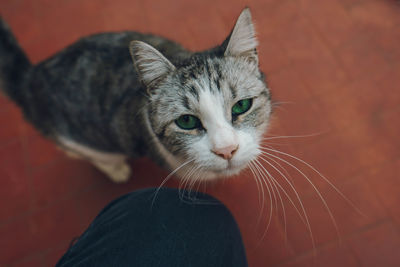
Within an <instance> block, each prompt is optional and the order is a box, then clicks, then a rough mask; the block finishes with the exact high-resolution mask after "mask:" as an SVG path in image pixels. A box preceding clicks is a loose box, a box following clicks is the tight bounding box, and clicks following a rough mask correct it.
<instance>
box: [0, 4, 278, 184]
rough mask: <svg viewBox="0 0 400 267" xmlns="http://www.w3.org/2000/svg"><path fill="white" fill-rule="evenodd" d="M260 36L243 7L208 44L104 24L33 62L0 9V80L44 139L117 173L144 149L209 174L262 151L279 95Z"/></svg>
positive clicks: (126, 170)
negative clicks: (194, 46) (262, 64)
mask: <svg viewBox="0 0 400 267" xmlns="http://www.w3.org/2000/svg"><path fill="white" fill-rule="evenodd" d="M257 44H258V43H257V39H256V33H255V29H254V25H253V22H252V17H251V12H250V10H249V8H245V9H244V10H243V11H242V12H241V14H240V15H239V17H238V19H237V21H236V23H235V26H234V27H233V30H232V31H231V33H230V34H229V35H228V37H227V38H226V40H225V41H224V42H223V43H222V44H221V45H218V46H216V47H214V48H211V49H208V50H206V51H201V52H190V51H188V50H186V49H184V48H183V47H182V46H181V45H179V44H177V43H175V42H173V41H170V40H167V39H165V38H162V37H159V36H155V35H152V34H143V33H139V32H119V33H101V34H96V35H92V36H88V37H85V38H82V39H80V40H79V41H77V42H76V43H74V44H72V45H70V46H69V47H67V48H65V49H64V50H62V51H61V52H59V53H57V54H56V55H54V56H52V57H50V58H49V59H47V60H44V61H43V62H40V63H38V64H37V65H32V64H31V63H30V62H29V59H28V58H27V57H26V55H25V54H24V52H23V51H22V49H21V48H20V47H19V45H18V43H17V41H16V39H15V38H14V36H13V35H12V33H11V31H10V29H9V27H8V26H7V25H6V23H5V22H4V21H3V20H2V19H1V18H0V82H1V84H0V87H1V88H2V89H3V91H4V92H5V94H6V95H7V96H8V97H9V98H10V99H11V100H13V101H15V102H16V103H17V104H18V105H19V106H20V107H21V108H22V111H23V113H24V115H25V117H26V119H27V120H28V121H29V122H31V123H32V124H33V125H34V126H35V127H36V128H37V129H38V130H39V131H40V132H41V133H42V134H43V135H44V136H45V137H46V138H48V139H50V140H52V141H54V142H55V143H56V144H57V145H58V146H59V147H60V148H62V149H63V150H65V151H66V152H67V154H68V155H71V156H74V157H78V158H83V159H87V160H89V161H90V162H91V163H92V164H93V165H94V166H96V167H97V168H98V169H100V170H101V171H103V172H104V173H105V174H106V175H108V176H109V177H110V178H111V180H112V181H114V182H125V181H127V180H128V179H129V177H130V176H131V169H130V166H129V165H128V164H127V163H126V159H127V158H135V157H139V156H149V157H151V158H152V159H153V160H155V161H156V162H157V163H158V164H160V165H161V166H164V167H165V168H167V169H168V170H170V171H173V174H176V175H177V176H179V177H181V178H182V177H185V176H186V175H188V172H191V173H196V175H197V178H196V179H201V180H211V179H215V178H217V177H227V176H231V175H235V174H238V173H239V172H240V171H241V170H243V169H244V168H246V167H247V166H248V164H249V163H250V162H251V161H252V160H254V159H255V158H257V156H258V155H259V154H260V153H261V152H260V149H259V146H260V142H261V139H262V135H263V134H264V132H265V131H266V129H267V127H268V125H269V120H270V115H271V97H270V90H269V89H268V87H267V83H266V81H265V75H264V74H263V72H262V71H261V70H260V69H259V64H258V54H257V50H256V48H257ZM132 62H133V64H132Z"/></svg>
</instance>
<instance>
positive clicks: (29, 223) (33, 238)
mask: <svg viewBox="0 0 400 267" xmlns="http://www.w3.org/2000/svg"><path fill="white" fill-rule="evenodd" d="M77 204H78V203H77V202H75V201H65V202H62V203H59V204H58V205H55V206H53V207H51V208H48V209H43V210H40V211H37V212H34V213H32V214H31V215H30V216H26V217H23V218H19V219H18V220H15V221H13V222H11V223H7V224H5V225H1V227H0V233H1V236H2V239H1V240H0V259H1V260H0V261H1V262H3V263H6V264H8V263H12V262H14V261H16V260H18V259H21V258H22V257H24V256H26V255H34V254H35V253H37V252H40V251H43V250H45V249H47V248H49V247H52V246H55V245H57V244H58V243H60V242H63V241H64V242H67V241H69V240H72V238H74V237H75V236H76V235H78V234H80V233H81V232H82V231H83V229H82V227H81V221H80V217H79V214H78V212H77Z"/></svg>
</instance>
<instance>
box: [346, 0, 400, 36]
mask: <svg viewBox="0 0 400 267" xmlns="http://www.w3.org/2000/svg"><path fill="white" fill-rule="evenodd" d="M399 10H400V6H399V4H398V3H396V1H366V2H364V3H363V4H361V5H356V6H354V7H352V8H351V9H349V11H350V15H351V16H352V17H353V19H354V21H355V22H356V23H357V24H359V25H360V26H361V27H363V28H365V29H368V31H370V32H374V31H380V30H383V29H394V28H395V27H396V26H397V27H398V25H399V23H400V18H399V16H398V12H399Z"/></svg>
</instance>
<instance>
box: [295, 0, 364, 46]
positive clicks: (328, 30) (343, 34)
mask: <svg viewBox="0 0 400 267" xmlns="http://www.w3.org/2000/svg"><path fill="white" fill-rule="evenodd" d="M300 9H301V11H302V12H303V13H304V14H306V15H307V16H308V17H309V18H310V19H311V21H312V22H313V23H312V24H313V26H314V27H315V28H316V29H317V30H318V32H319V33H320V34H321V35H322V36H323V38H324V40H326V42H327V44H328V46H330V47H332V48H334V47H337V46H338V45H340V44H342V43H344V42H346V41H347V40H349V39H350V38H351V37H352V36H353V35H354V33H356V32H357V30H358V29H357V28H356V27H355V26H354V24H353V21H352V19H351V18H350V16H349V14H348V12H347V11H346V10H345V8H344V7H343V6H342V5H341V3H340V1H324V2H322V1H312V0H301V1H300Z"/></svg>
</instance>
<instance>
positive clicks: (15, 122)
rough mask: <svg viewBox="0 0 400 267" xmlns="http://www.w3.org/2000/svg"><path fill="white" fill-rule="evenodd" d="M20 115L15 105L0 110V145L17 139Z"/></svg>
mask: <svg viewBox="0 0 400 267" xmlns="http://www.w3.org/2000/svg"><path fill="white" fill-rule="evenodd" d="M21 120H22V115H21V113H20V111H19V110H18V109H17V107H11V108H8V109H7V110H2V111H0V125H1V126H0V127H1V128H0V146H1V145H2V144H6V143H9V142H10V141H16V140H18V139H19V133H20V131H19V129H20V122H21Z"/></svg>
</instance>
